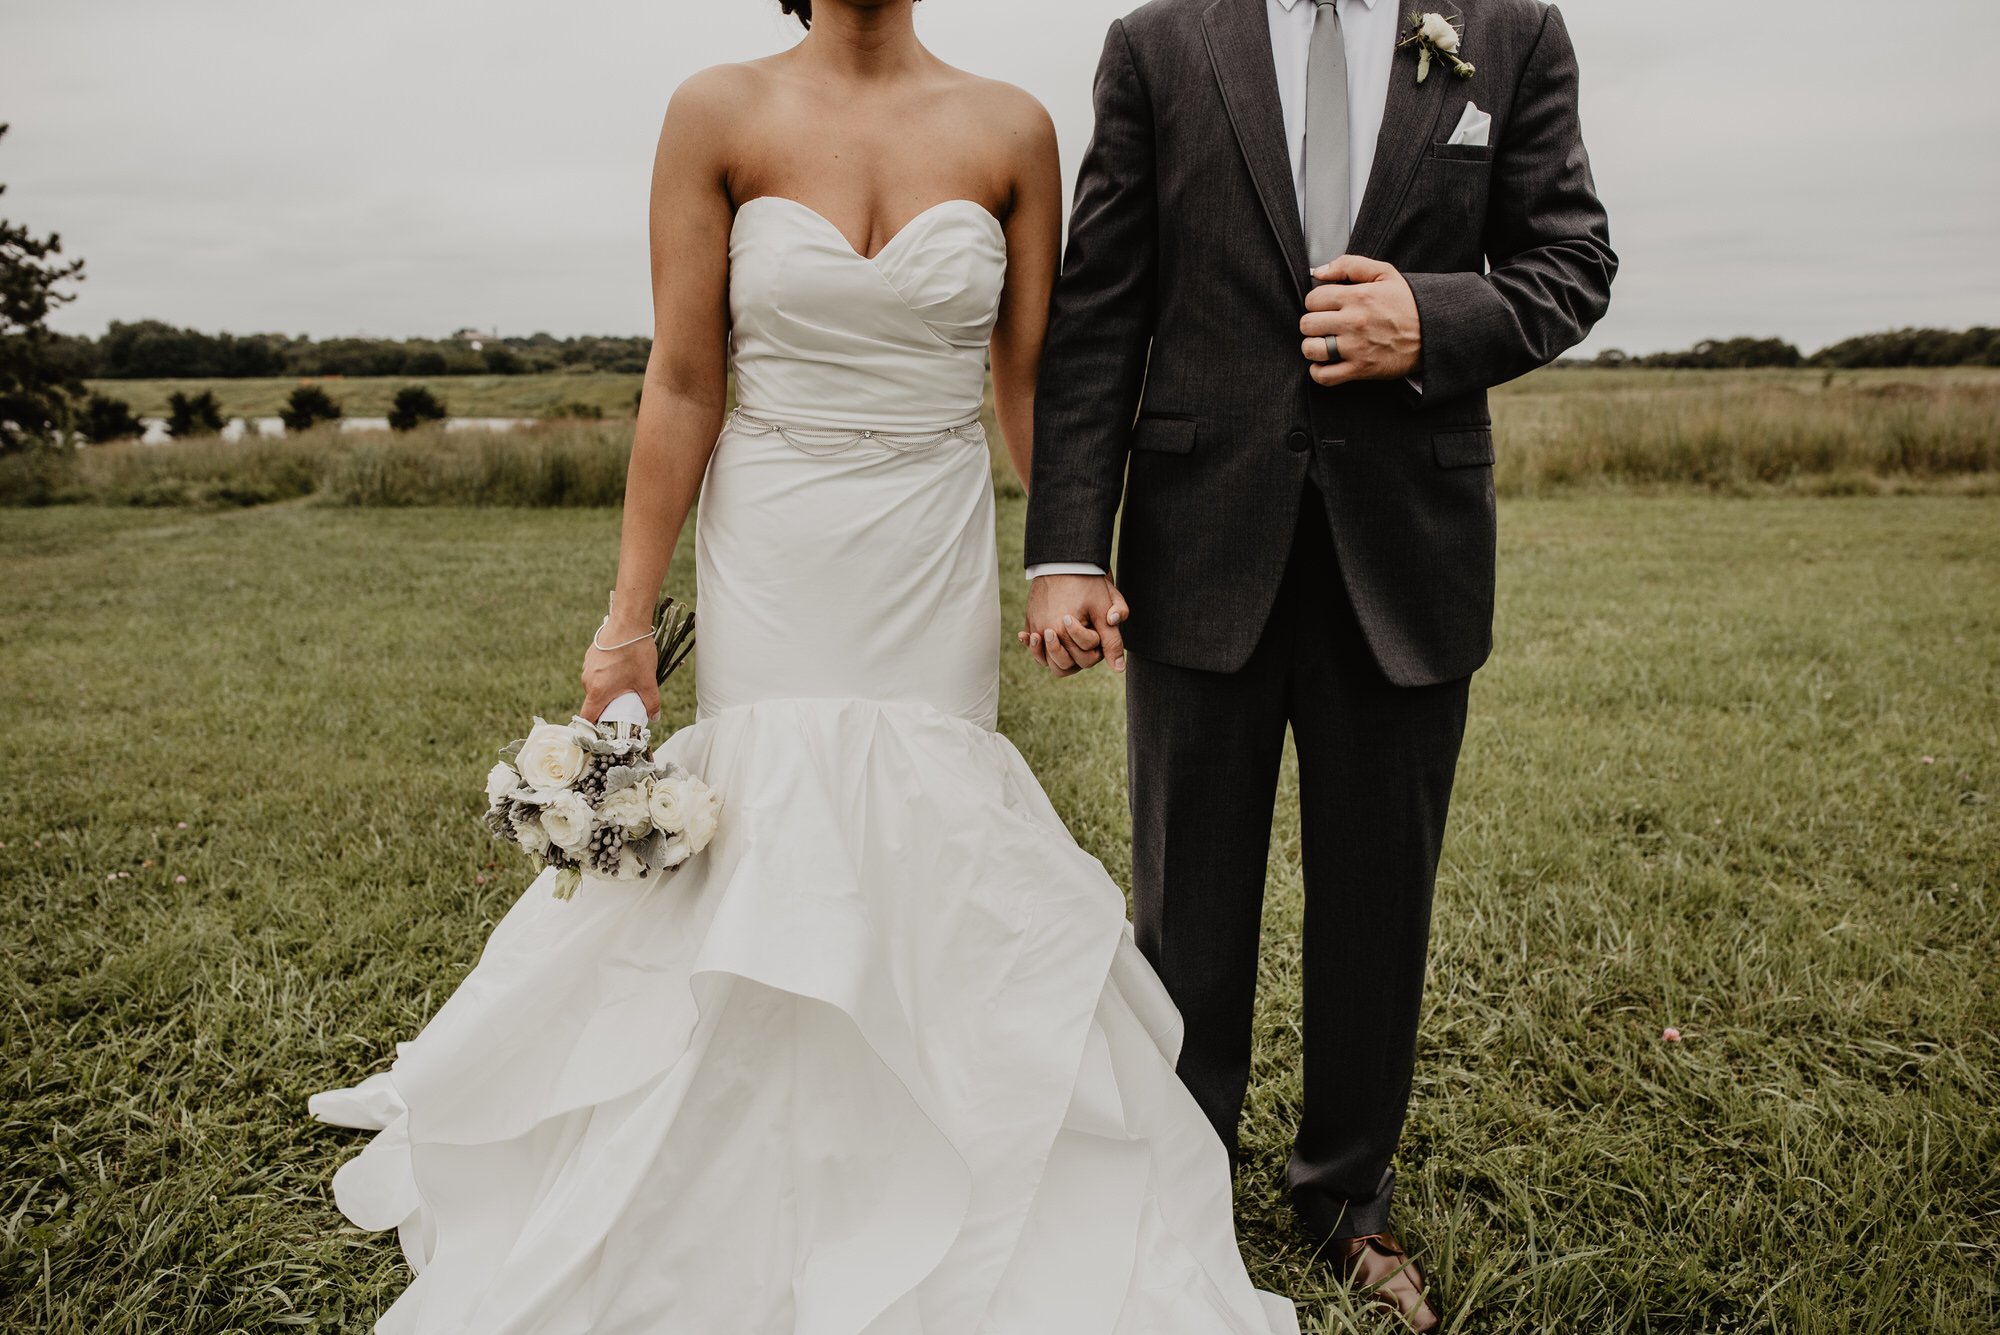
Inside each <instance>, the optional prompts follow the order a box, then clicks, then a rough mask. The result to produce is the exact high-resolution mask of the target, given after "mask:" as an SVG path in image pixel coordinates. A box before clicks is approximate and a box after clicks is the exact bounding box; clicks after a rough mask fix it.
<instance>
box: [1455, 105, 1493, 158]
mask: <svg viewBox="0 0 2000 1335" xmlns="http://www.w3.org/2000/svg"><path fill="white" fill-rule="evenodd" d="M1492 137H1493V117H1492V116H1490V115H1489V114H1487V113H1486V112H1484V111H1481V110H1480V109H1479V106H1478V104H1477V103H1475V102H1467V103H1466V104H1465V114H1464V115H1463V116H1460V117H1459V118H1458V128H1457V129H1456V130H1453V131H1452V132H1451V139H1450V140H1449V141H1448V142H1449V143H1452V144H1462V145H1464V146H1466V147H1468V148H1485V147H1486V145H1487V143H1488V142H1489V141H1490V140H1491V139H1492Z"/></svg>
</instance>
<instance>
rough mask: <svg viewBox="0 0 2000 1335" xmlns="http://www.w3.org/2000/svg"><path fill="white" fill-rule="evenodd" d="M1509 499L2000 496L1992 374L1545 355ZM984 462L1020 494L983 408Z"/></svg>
mask: <svg viewBox="0 0 2000 1335" xmlns="http://www.w3.org/2000/svg"><path fill="white" fill-rule="evenodd" d="M1493 417H1494V424H1495V427H1494V429H1495V435H1496V437H1497V446H1498V448H1497V455H1498V459H1499V462H1498V464H1497V466H1496V468H1495V473H1494V482H1495V485H1496V487H1497V488H1498V489H1499V491H1500V493H1501V494H1502V495H1505V496H1531V495H1546V494H1556V493H1562V492H1566V491H1571V490H1576V489H1590V488H1596V489H1617V490H1629V491H1653V490H1665V491H1702V492H1711V493H1723V494H1733V493H1744V494H1769V493H1773V492H1798V493H1802V494H1810V495H1830V494H1846V493H1857V494H1858V493H1878V492H1900V491H1931V492H1979V493H1993V492H2000V373H1995V372H1985V371H1903V372H1864V373H1858V374H1856V373H1840V374H1839V375H1829V374H1828V373H1824V372H1819V371H1803V372H1744V373H1737V372H1671V371H1637V372H1596V371H1573V370H1564V369H1555V370H1550V371H1545V372H1542V373H1539V374H1537V375H1534V376H1530V377H1528V378H1526V379H1524V380H1522V381H1519V382H1517V383H1516V384H1514V385H1510V386H1507V387H1505V388H1504V389H1502V390H1501V391H1500V392H1499V393H1497V394H1496V395H1494V397H1493ZM987 425H988V429H989V433H990V435H991V437H992V447H993V455H994V459H993V474H994V483H995V487H996V489H997V490H998V491H999V492H1000V494H1001V495H1003V496H1018V495H1020V494H1021V487H1020V483H1019V482H1018V481H1017V480H1016V479H1015V478H1014V476H1013V470H1012V468H1011V467H1010V466H1009V465H1008V463H1007V462H1006V458H1005V451H1004V450H1003V449H1002V447H1001V444H1000V440H999V433H998V432H997V430H994V429H993V424H992V422H991V420H990V414H989V420H988V424H987ZM631 429H632V428H631V424H630V423H629V422H625V421H606V422H589V421H558V422H549V423H544V424H541V425H538V426H530V427H523V428H518V429H516V430H514V431H508V432H482V431H471V430H462V431H450V432H447V431H445V430H444V429H443V428H442V427H426V428H423V429H420V430H417V431H412V432H409V433H407V434H404V435H389V434H387V433H383V434H379V435H378V434H373V433H357V432H347V433H343V432H338V431H333V430H325V429H322V430H316V431H311V432H307V433H305V434H303V435H300V436H296V437H292V438H288V439H284V440H263V439H246V440H242V441H235V442H224V441H220V440H193V441H183V442H178V443H175V444H171V445H159V446H140V445H129V444H128V445H107V446H97V447H94V448H91V449H87V450H82V451H79V452H77V454H76V455H75V456H74V457H73V458H70V457H51V456H48V455H17V456H14V457H10V458H4V459H0V505H50V504H65V503H77V502H88V503H95V504H106V505H134V506H205V507H225V506H244V505H262V504H268V503H271V502H275V501H293V500H305V499H310V500H311V501H313V502H314V503H319V504H331V505H368V506H407V505H504V506H526V507H538V506H611V505H617V504H618V503H619V501H620V499H621V498H622V496H623V494H624V483H625V465H626V460H627V458H628V457H629V453H630V448H631Z"/></svg>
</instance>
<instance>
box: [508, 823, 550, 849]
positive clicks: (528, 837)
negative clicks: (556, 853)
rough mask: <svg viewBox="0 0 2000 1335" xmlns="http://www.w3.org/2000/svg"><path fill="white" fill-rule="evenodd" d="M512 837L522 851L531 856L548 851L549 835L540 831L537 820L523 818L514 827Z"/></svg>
mask: <svg viewBox="0 0 2000 1335" xmlns="http://www.w3.org/2000/svg"><path fill="white" fill-rule="evenodd" d="M514 839H515V841H516V842H518V843H519V844H520V845H521V849H522V851H523V852H525V853H527V854H528V855H529V856H531V857H541V856H542V855H543V854H545V853H547V852H548V851H549V837H548V835H546V834H544V833H542V823H541V822H540V821H539V820H524V821H522V822H521V823H520V824H519V825H516V826H515V827H514Z"/></svg>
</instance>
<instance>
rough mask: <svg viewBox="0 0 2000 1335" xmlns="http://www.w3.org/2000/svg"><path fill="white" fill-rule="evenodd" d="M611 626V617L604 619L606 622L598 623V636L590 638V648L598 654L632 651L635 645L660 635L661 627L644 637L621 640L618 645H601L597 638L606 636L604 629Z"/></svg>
mask: <svg viewBox="0 0 2000 1335" xmlns="http://www.w3.org/2000/svg"><path fill="white" fill-rule="evenodd" d="M610 624H611V618H610V617H606V618H604V620H602V621H600V622H598V623H597V635H592V636H591V637H590V647H591V648H593V649H595V650H597V652H598V653H600V654H609V653H616V652H617V651H618V650H620V649H630V648H631V647H632V646H633V645H635V644H637V643H639V642H640V641H641V640H650V639H652V638H653V637H654V636H656V635H658V634H659V633H660V630H659V627H657V626H655V627H653V628H652V629H651V630H649V631H647V632H646V633H645V634H644V635H634V636H633V637H632V638H631V639H629V640H620V641H619V642H618V643H617V644H599V643H598V642H597V636H598V635H602V634H604V628H605V627H606V626H608V625H610Z"/></svg>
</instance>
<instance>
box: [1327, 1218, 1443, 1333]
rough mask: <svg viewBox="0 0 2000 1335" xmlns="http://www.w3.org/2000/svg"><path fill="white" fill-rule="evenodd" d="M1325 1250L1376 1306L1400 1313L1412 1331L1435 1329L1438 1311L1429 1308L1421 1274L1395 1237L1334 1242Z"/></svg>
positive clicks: (1386, 1235)
mask: <svg viewBox="0 0 2000 1335" xmlns="http://www.w3.org/2000/svg"><path fill="white" fill-rule="evenodd" d="M1328 1246H1329V1247H1330V1249H1331V1251H1330V1254H1331V1256H1332V1258H1333V1260H1334V1261H1335V1263H1336V1264H1338V1265H1339V1266H1340V1272H1341V1274H1342V1275H1343V1276H1345V1277H1346V1279H1347V1282H1348V1283H1349V1284H1351V1285H1353V1286H1354V1287H1355V1288H1358V1289H1363V1290H1366V1292H1367V1294H1368V1297H1369V1298H1370V1299H1371V1300H1372V1301H1374V1302H1375V1303H1377V1304H1379V1305H1381V1306H1383V1307H1387V1308H1389V1309H1390V1310H1392V1311H1395V1312H1398V1313H1400V1314H1401V1315H1402V1318H1403V1320H1404V1321H1405V1322H1407V1323H1408V1324H1409V1327H1410V1329H1411V1330H1414V1331H1419V1332H1423V1331H1433V1330H1436V1329H1437V1328H1438V1324H1439V1323H1438V1314H1437V1309H1435V1308H1434V1307H1432V1306H1431V1300H1430V1296H1429V1294H1428V1293H1427V1292H1426V1285H1425V1284H1424V1273H1423V1271H1421V1270H1419V1269H1417V1263H1416V1262H1415V1261H1413V1260H1411V1259H1410V1254H1409V1253H1408V1252H1406V1251H1404V1250H1403V1244H1402V1243H1400V1242H1398V1241H1396V1237H1395V1235H1394V1234H1392V1233H1371V1234H1369V1235H1368V1236H1367V1237H1365V1238H1336V1239H1335V1240H1334V1241H1333V1242H1331V1243H1329V1244H1328Z"/></svg>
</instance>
